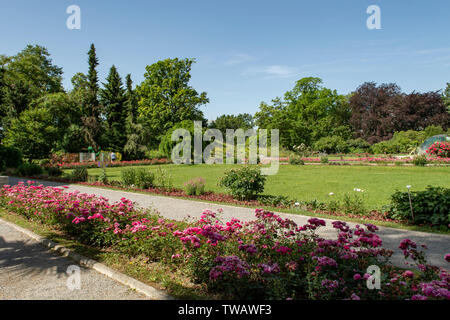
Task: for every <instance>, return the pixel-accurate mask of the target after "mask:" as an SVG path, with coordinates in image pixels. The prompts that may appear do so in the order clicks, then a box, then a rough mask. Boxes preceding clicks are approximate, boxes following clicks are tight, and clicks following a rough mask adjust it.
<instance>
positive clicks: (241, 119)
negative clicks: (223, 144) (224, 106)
mask: <svg viewBox="0 0 450 320" xmlns="http://www.w3.org/2000/svg"><path fill="white" fill-rule="evenodd" d="M209 127H210V128H215V129H218V130H220V131H221V132H222V134H223V135H224V137H225V134H226V130H227V129H233V130H236V129H244V130H247V129H252V128H253V127H254V123H253V117H252V115H251V114H248V113H243V114H238V115H237V116H236V115H232V114H231V115H227V114H224V115H222V116H220V117H218V118H217V119H216V120H214V121H213V122H212V123H211V124H210V125H209Z"/></svg>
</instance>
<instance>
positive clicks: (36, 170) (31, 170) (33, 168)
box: [14, 163, 44, 177]
mask: <svg viewBox="0 0 450 320" xmlns="http://www.w3.org/2000/svg"><path fill="white" fill-rule="evenodd" d="M43 172H44V170H43V169H42V167H41V166H39V165H37V164H35V163H22V164H21V165H19V166H18V167H17V169H16V171H15V172H14V173H15V174H16V175H18V176H22V177H32V176H37V175H40V174H42V173H43Z"/></svg>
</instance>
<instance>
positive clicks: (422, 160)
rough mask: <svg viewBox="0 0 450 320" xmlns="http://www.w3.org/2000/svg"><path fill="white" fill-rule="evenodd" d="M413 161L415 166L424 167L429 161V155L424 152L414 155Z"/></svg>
mask: <svg viewBox="0 0 450 320" xmlns="http://www.w3.org/2000/svg"><path fill="white" fill-rule="evenodd" d="M412 162H413V164H414V165H415V166H418V167H424V166H425V165H426V164H427V163H428V160H427V157H426V156H425V155H423V154H422V155H419V156H416V157H414V159H413V161H412Z"/></svg>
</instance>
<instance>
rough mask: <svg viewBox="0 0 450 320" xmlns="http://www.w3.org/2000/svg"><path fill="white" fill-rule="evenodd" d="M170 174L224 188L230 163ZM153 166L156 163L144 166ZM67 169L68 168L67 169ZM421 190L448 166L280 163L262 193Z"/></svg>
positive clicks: (371, 197) (116, 175)
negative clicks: (225, 174) (197, 179)
mask: <svg viewBox="0 0 450 320" xmlns="http://www.w3.org/2000/svg"><path fill="white" fill-rule="evenodd" d="M161 167H162V168H164V169H166V170H168V171H169V172H170V173H171V175H172V180H173V184H174V187H178V188H182V187H183V184H184V183H185V182H187V181H188V180H189V179H192V178H196V177H203V178H204V179H206V189H207V190H210V191H216V192H225V190H224V189H223V188H221V187H219V186H218V185H217V182H218V180H219V178H220V177H221V176H222V175H223V172H224V171H225V170H227V169H230V168H232V166H230V165H161ZM134 168H138V167H134ZM143 168H149V170H156V166H145V167H143ZM100 170H101V169H97V168H95V169H89V174H90V175H99V174H100ZM122 170H123V168H119V167H118V168H107V175H108V178H109V179H110V180H120V179H121V171H122ZM67 171H68V172H70V171H71V170H67ZM406 185H411V186H412V188H411V190H413V191H414V190H423V189H424V188H425V187H426V186H427V185H434V186H444V187H450V167H448V166H447V167H405V166H395V167H386V166H377V167H376V166H327V165H324V166H317V165H305V166H292V165H281V166H280V170H279V172H278V174H277V175H274V176H269V177H268V178H267V183H266V188H265V194H271V195H285V196H288V197H290V198H292V199H295V200H313V199H317V200H320V201H327V200H329V199H330V196H329V195H328V194H329V193H330V192H333V193H334V195H333V197H342V196H343V195H344V194H345V193H347V192H354V191H353V189H354V188H360V189H363V190H364V198H365V202H366V204H367V205H368V207H370V208H371V209H375V208H380V207H381V206H382V205H384V204H387V203H388V202H389V197H390V195H391V194H392V193H393V192H394V191H395V190H396V189H398V190H402V191H406Z"/></svg>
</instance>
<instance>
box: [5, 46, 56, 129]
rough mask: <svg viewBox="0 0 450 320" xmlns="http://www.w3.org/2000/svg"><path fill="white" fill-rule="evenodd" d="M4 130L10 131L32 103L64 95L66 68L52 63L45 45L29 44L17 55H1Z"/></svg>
mask: <svg viewBox="0 0 450 320" xmlns="http://www.w3.org/2000/svg"><path fill="white" fill-rule="evenodd" d="M0 70H1V76H0V77H1V80H0V81H1V83H0V91H1V92H0V115H1V116H2V118H1V122H0V127H2V128H3V130H7V128H8V126H9V123H10V122H11V120H12V119H14V118H17V117H19V115H20V114H21V113H22V112H23V111H25V110H26V109H28V108H29V106H30V104H31V102H32V101H33V100H35V99H38V98H40V97H42V96H44V95H46V94H48V93H57V92H63V91H64V90H63V86H62V69H61V68H59V67H58V66H56V65H53V64H52V60H51V59H50V54H49V53H48V51H47V49H46V48H44V47H42V46H37V45H36V46H31V45H28V46H27V47H25V49H23V50H22V51H20V52H19V53H18V54H17V55H15V56H11V57H7V56H4V55H2V56H0Z"/></svg>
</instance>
